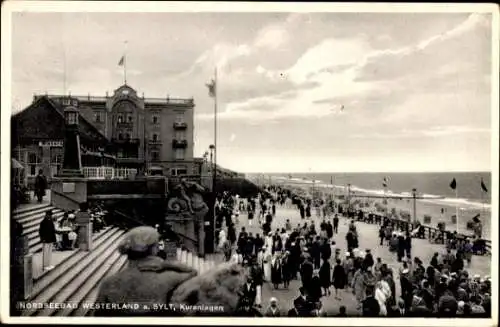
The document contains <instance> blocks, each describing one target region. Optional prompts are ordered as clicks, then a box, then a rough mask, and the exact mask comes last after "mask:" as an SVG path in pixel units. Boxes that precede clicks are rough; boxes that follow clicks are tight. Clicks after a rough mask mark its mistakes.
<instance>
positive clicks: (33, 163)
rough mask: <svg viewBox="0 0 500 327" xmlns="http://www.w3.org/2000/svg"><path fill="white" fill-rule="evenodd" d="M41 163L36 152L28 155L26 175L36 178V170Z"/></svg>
mask: <svg viewBox="0 0 500 327" xmlns="http://www.w3.org/2000/svg"><path fill="white" fill-rule="evenodd" d="M40 163H41V160H40V156H39V154H38V153H36V152H29V153H28V175H30V176H36V174H38V171H37V168H38V165H39V164H40Z"/></svg>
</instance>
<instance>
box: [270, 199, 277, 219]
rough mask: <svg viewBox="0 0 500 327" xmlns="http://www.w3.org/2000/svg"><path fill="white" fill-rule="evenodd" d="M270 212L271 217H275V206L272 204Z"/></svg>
mask: <svg viewBox="0 0 500 327" xmlns="http://www.w3.org/2000/svg"><path fill="white" fill-rule="evenodd" d="M271 212H272V214H273V216H276V204H275V203H274V202H273V205H272V206H271Z"/></svg>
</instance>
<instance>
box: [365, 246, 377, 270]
mask: <svg viewBox="0 0 500 327" xmlns="http://www.w3.org/2000/svg"><path fill="white" fill-rule="evenodd" d="M365 252H366V255H365V259H364V260H363V265H364V267H365V268H368V267H373V265H374V264H375V261H374V260H373V255H372V253H371V251H370V249H366V250H365Z"/></svg>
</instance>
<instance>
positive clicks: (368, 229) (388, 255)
mask: <svg viewBox="0 0 500 327" xmlns="http://www.w3.org/2000/svg"><path fill="white" fill-rule="evenodd" d="M313 214H315V212H314V211H313ZM286 219H290V222H291V224H292V227H294V228H295V227H296V226H297V224H299V223H300V224H301V225H303V224H304V222H306V221H307V220H306V219H304V220H302V219H301V218H300V214H299V211H298V210H296V209H293V208H286V207H277V210H276V217H274V219H273V223H272V230H273V231H274V230H276V229H277V228H282V227H284V225H285V221H286ZM311 220H313V221H314V222H315V225H316V228H317V230H319V224H320V223H321V222H322V219H321V218H317V217H315V216H313V217H312V218H310V219H309V221H311ZM309 224H310V223H308V225H309ZM348 224H349V220H348V219H346V218H341V219H340V222H339V233H338V234H336V235H334V240H335V242H336V245H335V246H336V247H337V248H340V249H341V251H342V255H343V254H344V253H345V251H346V249H347V242H346V240H345V236H346V233H347V231H348ZM241 226H245V228H246V230H247V231H248V232H252V234H253V235H255V234H256V233H259V234H261V235H262V230H261V229H260V226H259V224H258V219H257V218H255V219H254V220H253V225H252V226H249V225H248V219H247V215H246V214H242V215H240V219H239V226H238V229H237V232H239V231H240V229H241ZM356 227H357V231H358V234H359V246H360V249H362V250H365V249H371V252H372V253H373V257H374V259H375V260H376V258H377V257H380V258H382V262H384V263H386V264H387V265H388V266H389V267H391V268H393V270H394V272H395V276H394V277H395V282H396V293H397V294H396V295H397V296H399V295H400V292H401V291H400V283H399V276H398V273H397V272H398V271H399V268H400V267H401V263H398V262H397V258H396V255H395V254H394V253H392V252H390V251H389V248H388V247H387V246H379V242H380V240H379V238H378V229H379V226H378V225H372V224H367V223H362V222H356ZM412 245H413V253H412V256H413V257H419V258H420V259H421V260H422V261H423V262H424V265H428V264H429V262H430V259H431V257H432V255H433V253H434V252H439V253H445V249H444V247H443V245H439V244H431V243H429V241H427V240H422V239H414V240H413V243H412ZM331 265H332V268H333V266H334V262H333V259H332V261H331ZM490 266H491V257H490V256H474V257H473V259H472V265H471V267H469V268H467V270H468V271H469V272H470V273H472V274H479V275H481V276H485V275H491V269H490ZM300 286H301V283H300V281H297V280H294V281H292V282H291V283H290V287H289V289H288V290H285V289H283V288H281V289H278V290H274V288H273V287H272V285H270V284H269V283H266V284H265V285H264V286H263V288H262V302H263V303H262V306H263V310H265V309H266V308H267V306H268V301H269V298H271V297H276V298H277V299H278V301H279V306H280V308H281V310H282V311H283V313H282V315H283V314H285V315H286V313H287V311H288V310H289V309H290V308H291V307H292V303H293V299H295V298H296V297H297V295H298V289H299V287H300ZM281 287H283V286H281ZM332 290H333V288H332ZM340 297H341V298H342V300H340V301H339V300H335V298H334V295H331V296H329V297H323V298H322V303H323V307H324V309H325V311H326V312H327V313H328V315H330V316H332V315H336V314H337V313H338V312H339V307H340V306H341V305H344V306H346V308H347V314H348V315H356V314H358V312H357V310H356V300H355V298H354V295H353V294H352V292H351V291H348V290H344V291H343V292H342V294H341V295H340Z"/></svg>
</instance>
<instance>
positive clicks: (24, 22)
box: [12, 12, 492, 172]
mask: <svg viewBox="0 0 500 327" xmlns="http://www.w3.org/2000/svg"><path fill="white" fill-rule="evenodd" d="M124 53H126V55H127V82H128V84H129V85H130V86H131V87H133V88H134V89H136V90H137V92H138V94H142V93H144V95H145V96H146V97H166V96H167V95H170V96H171V97H193V98H194V101H195V104H196V107H195V122H194V123H195V129H194V133H195V135H194V137H195V149H194V153H195V156H201V155H202V154H203V152H205V151H206V150H207V149H208V147H209V145H210V144H212V143H213V139H214V117H213V110H214V104H213V99H212V98H210V97H209V95H208V92H207V88H206V85H205V84H206V83H207V82H208V81H209V80H210V79H211V78H212V77H213V74H214V70H215V67H217V72H218V74H217V77H218V79H217V82H218V85H217V91H218V97H217V99H218V111H219V115H218V140H217V147H218V155H217V156H218V158H217V160H218V163H219V164H220V165H222V166H224V167H227V168H230V169H233V170H237V171H240V172H343V171H344V172H347V171H348V172H355V171H360V172H365V171H366V172H370V171H387V172H396V171H452V170H454V171H489V170H491V169H492V165H491V158H492V157H491V145H492V143H491V142H492V140H491V137H492V123H491V122H492V110H491V106H492V103H491V92H492V85H491V79H492V75H491V71H492V55H491V53H492V16H491V15H490V14H479V13H354V12H353V13H333V12H331V13H321V12H320V13H306V12H304V13H286V12H283V13H265V12H263V13H222V12H221V13H14V14H13V16H12V108H13V111H14V112H17V111H19V110H22V109H23V108H25V107H26V106H27V105H29V104H30V103H31V101H32V98H33V94H35V93H36V94H43V93H45V92H48V93H59V94H61V93H63V92H64V89H65V87H64V85H65V83H64V80H66V90H67V91H69V92H71V93H72V94H79V95H87V94H91V95H105V94H106V91H108V92H110V94H111V93H112V92H113V90H114V89H116V88H118V87H119V86H120V85H122V84H123V69H122V68H121V67H119V66H118V62H119V60H120V58H121V56H122V55H123V54H124ZM64 58H65V60H64ZM64 67H65V68H64ZM64 71H66V78H64Z"/></svg>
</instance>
